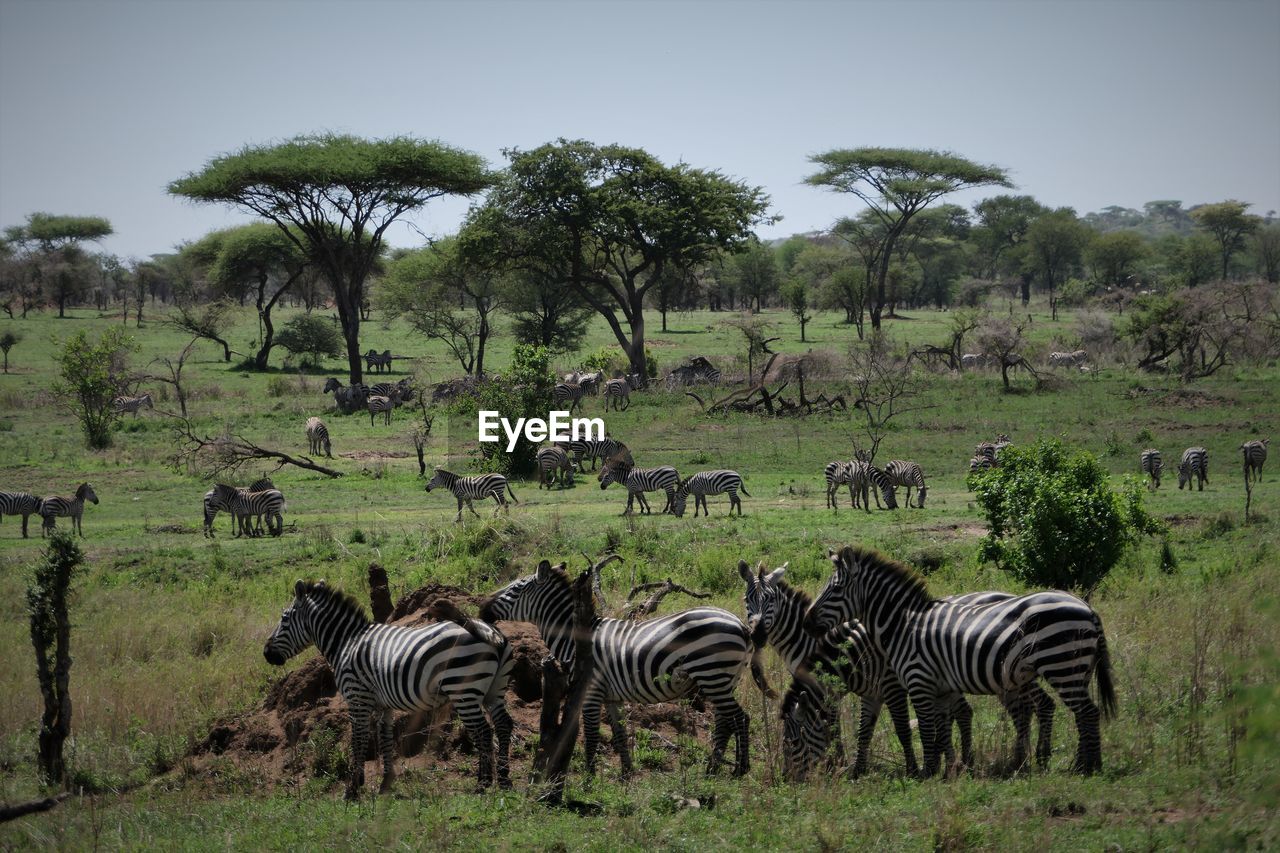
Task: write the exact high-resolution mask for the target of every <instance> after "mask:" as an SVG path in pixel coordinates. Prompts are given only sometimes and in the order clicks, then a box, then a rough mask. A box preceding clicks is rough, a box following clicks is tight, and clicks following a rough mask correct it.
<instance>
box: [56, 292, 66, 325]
mask: <svg viewBox="0 0 1280 853" xmlns="http://www.w3.org/2000/svg"><path fill="white" fill-rule="evenodd" d="M66 308H67V295H66V294H65V293H59V294H58V319H59V320H61V319H64V318H65V317H66V316H67V314H66Z"/></svg>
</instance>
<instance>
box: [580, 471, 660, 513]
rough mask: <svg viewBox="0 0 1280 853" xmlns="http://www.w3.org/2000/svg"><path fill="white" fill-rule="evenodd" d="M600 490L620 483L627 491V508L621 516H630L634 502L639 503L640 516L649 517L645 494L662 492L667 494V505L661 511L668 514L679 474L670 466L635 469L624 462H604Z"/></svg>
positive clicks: (650, 510)
mask: <svg viewBox="0 0 1280 853" xmlns="http://www.w3.org/2000/svg"><path fill="white" fill-rule="evenodd" d="M598 479H599V480H600V488H601V489H602V490H603V489H607V488H609V484H610V483H621V484H622V485H624V486H626V489H627V508H626V509H625V510H623V512H622V514H623V515H630V514H631V509H632V505H633V503H634V502H635V501H639V503H640V514H641V515H651V514H652V512H653V510H652V509H650V507H649V501H648V500H646V499H645V496H644V493H645V492H657V491H663V492H666V493H667V505H666V506H664V507H663V508H662V511H663V512H664V513H665V512H669V511H670V509H671V504H672V502H673V501H674V500H675V496H676V486H677V485H679V483H680V472H678V471H676V469H675V468H672V467H671V466H670V465H662V466H660V467H658V468H636V467H634V466H632V465H628V464H627V463H626V462H622V461H614V462H606V463H605V464H604V467H603V468H601V469H600V476H599V478H598Z"/></svg>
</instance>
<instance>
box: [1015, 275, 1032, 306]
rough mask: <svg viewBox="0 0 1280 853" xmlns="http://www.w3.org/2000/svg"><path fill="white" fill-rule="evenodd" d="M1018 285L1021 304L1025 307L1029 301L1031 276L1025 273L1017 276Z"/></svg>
mask: <svg viewBox="0 0 1280 853" xmlns="http://www.w3.org/2000/svg"><path fill="white" fill-rule="evenodd" d="M1018 287H1019V288H1020V289H1021V290H1022V304H1023V306H1024V307H1025V306H1026V305H1028V304H1030V303H1031V276H1030V275H1028V274H1027V273H1023V274H1022V275H1021V276H1019V281H1018Z"/></svg>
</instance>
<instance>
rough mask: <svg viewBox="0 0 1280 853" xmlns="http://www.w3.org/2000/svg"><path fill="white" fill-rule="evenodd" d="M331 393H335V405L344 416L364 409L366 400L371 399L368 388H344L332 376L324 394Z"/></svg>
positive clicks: (361, 386) (326, 381) (327, 382)
mask: <svg viewBox="0 0 1280 853" xmlns="http://www.w3.org/2000/svg"><path fill="white" fill-rule="evenodd" d="M330 392H332V393H333V405H334V406H335V407H336V408H337V410H338V411H339V412H342V414H344V415H351V414H354V413H355V412H356V410H357V409H363V408H364V404H365V400H367V399H368V397H369V388H368V386H366V385H347V386H344V385H343V384H342V383H341V382H339V381H338V380H337V379H335V378H334V377H332V376H330V377H329V378H328V379H326V380H325V383H324V393H326V394H328V393H330Z"/></svg>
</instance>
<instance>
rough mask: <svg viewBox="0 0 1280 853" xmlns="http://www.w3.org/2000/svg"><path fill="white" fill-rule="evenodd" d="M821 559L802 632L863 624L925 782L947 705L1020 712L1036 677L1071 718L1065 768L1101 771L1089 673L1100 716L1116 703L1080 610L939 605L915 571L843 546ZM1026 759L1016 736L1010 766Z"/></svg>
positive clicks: (1025, 603) (1099, 645) (1073, 602)
mask: <svg viewBox="0 0 1280 853" xmlns="http://www.w3.org/2000/svg"><path fill="white" fill-rule="evenodd" d="M830 557H831V561H832V563H833V564H834V567H835V570H834V572H833V573H832V575H831V578H830V579H829V580H828V581H827V583H826V585H825V586H823V588H822V591H821V592H820V593H819V595H818V597H817V599H816V600H815V601H814V602H813V604H811V605H810V606H809V610H808V613H807V614H806V615H805V620H804V624H805V628H806V629H807V630H809V631H811V632H812V631H819V630H823V629H825V628H829V627H831V626H833V625H838V624H839V623H841V622H844V621H847V620H849V619H851V618H856V619H858V620H859V621H861V622H862V624H864V625H865V626H866V628H867V632H868V635H869V636H870V638H871V642H872V644H873V645H874V646H875V647H876V649H877V650H878V651H880V653H881V654H883V655H884V656H885V657H886V658H887V659H888V661H889V668H890V669H891V670H893V672H894V674H895V675H897V677H898V680H899V681H901V682H902V683H903V685H904V686H905V687H906V688H907V693H908V695H909V696H910V698H911V704H912V705H913V706H915V711H916V716H917V717H918V718H919V720H920V731H921V739H922V740H923V741H924V773H925V775H926V776H932V775H934V774H935V773H936V772H937V770H938V763H939V755H940V753H947V752H949V750H950V748H951V726H950V724H949V723H948V715H947V712H946V707H945V701H946V699H947V698H948V697H952V696H955V695H956V694H958V693H974V694H994V695H997V696H1000V697H1001V698H1002V699H1003V700H1004V701H1005V702H1006V704H1008V702H1009V699H1010V697H1012V698H1013V700H1014V701H1015V703H1020V704H1023V705H1025V703H1027V702H1028V701H1029V699H1028V696H1027V692H1026V691H1027V686H1028V685H1029V684H1032V683H1033V682H1035V681H1036V679H1037V677H1041V678H1044V679H1045V680H1046V681H1048V682H1049V684H1050V685H1051V686H1052V687H1053V688H1054V690H1056V691H1057V693H1058V695H1059V696H1060V697H1061V698H1062V701H1063V702H1064V703H1065V704H1066V706H1067V707H1068V708H1069V709H1070V710H1071V712H1072V713H1073V714H1074V716H1075V721H1076V729H1077V731H1078V732H1079V743H1078V746H1077V748H1076V757H1075V764H1074V766H1075V769H1076V770H1078V771H1080V772H1082V773H1085V774H1089V773H1095V772H1097V771H1099V770H1101V769H1102V738H1101V734H1100V732H1099V729H1098V721H1099V711H1098V706H1097V705H1096V704H1094V702H1093V699H1092V698H1091V697H1090V696H1089V682H1090V680H1091V679H1092V678H1093V676H1094V675H1095V673H1096V675H1097V681H1098V689H1099V694H1100V696H1101V700H1102V714H1103V715H1105V716H1107V717H1110V716H1111V715H1113V714H1114V713H1115V707H1116V696H1115V689H1114V687H1113V685H1112V677H1111V658H1110V654H1109V653H1108V651H1107V640H1106V635H1105V634H1104V632H1103V629H1102V620H1101V619H1100V618H1099V617H1098V614H1097V613H1096V612H1094V611H1093V609H1092V608H1090V607H1089V605H1088V604H1086V603H1084V602H1083V601H1081V600H1080V599H1078V598H1076V597H1075V596H1073V595H1070V594H1068V593H1065V592H1035V593H1030V594H1027V595H1020V596H1016V597H1013V598H1009V599H1006V600H1004V601H996V602H991V603H988V604H982V605H967V604H957V603H954V602H946V601H939V600H936V599H934V598H932V597H931V596H930V595H929V593H928V590H927V589H926V587H925V583H924V579H923V578H921V577H920V576H919V575H918V574H916V573H915V571H913V570H912V569H910V568H908V567H907V566H905V565H903V564H901V563H898V562H896V561H894V560H891V559H889V558H887V557H885V556H883V555H881V554H879V553H877V552H875V551H873V550H871V549H864V548H857V547H853V546H846V547H845V548H843V549H841V550H840V552H839V553H838V554H837V553H835V552H830ZM940 700H941V704H940ZM1020 728H1021V727H1020ZM1026 751H1027V742H1026V736H1025V735H1024V731H1022V730H1020V731H1019V732H1018V741H1017V745H1016V748H1015V751H1014V763H1015V765H1021V763H1022V762H1023V761H1024V760H1025V757H1026Z"/></svg>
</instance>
